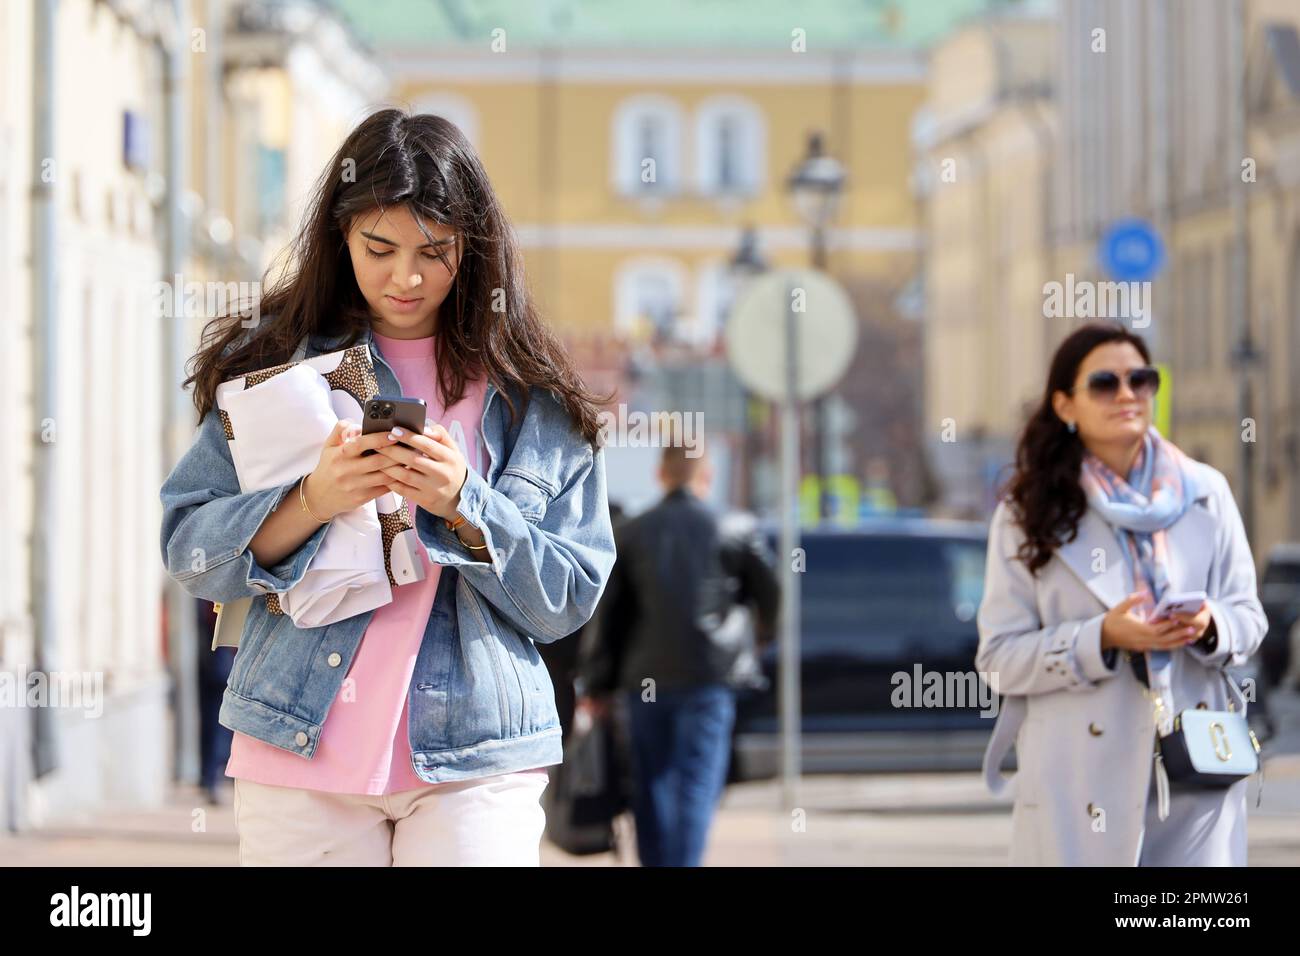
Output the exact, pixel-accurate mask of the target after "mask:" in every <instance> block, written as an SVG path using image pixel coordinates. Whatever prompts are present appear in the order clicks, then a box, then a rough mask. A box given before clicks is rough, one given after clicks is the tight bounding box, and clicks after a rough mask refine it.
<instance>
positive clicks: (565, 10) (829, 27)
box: [328, 0, 1032, 51]
mask: <svg viewBox="0 0 1300 956" xmlns="http://www.w3.org/2000/svg"><path fill="white" fill-rule="evenodd" d="M328 2H329V3H331V4H332V5H333V6H334V7H335V8H337V9H338V10H339V11H340V12H341V13H342V14H343V16H344V17H345V18H346V19H347V20H348V21H349V22H350V23H351V24H352V26H353V27H354V28H355V29H356V31H357V33H358V34H359V35H360V36H361V38H362V39H363V40H364V41H365V42H366V43H368V44H369V45H371V46H372V47H374V48H376V49H378V50H382V49H383V48H385V47H406V48H409V47H411V46H416V45H419V44H422V43H428V44H436V45H444V46H447V45H449V46H466V47H472V46H482V47H483V48H484V49H486V48H487V44H488V43H489V41H490V39H491V36H492V31H493V30H495V29H497V28H498V27H501V28H504V29H505V31H506V37H507V39H508V41H509V43H510V44H511V45H518V46H522V47H524V48H536V47H543V46H545V47H572V48H586V49H599V48H601V47H645V48H652V49H662V50H665V51H671V50H673V49H682V48H690V47H710V48H724V49H726V48H732V49H737V50H764V49H770V50H778V49H779V50H788V49H789V48H790V33H791V30H793V29H795V28H796V27H801V28H803V29H804V30H806V31H807V38H808V48H809V49H810V50H816V49H819V48H821V49H825V48H828V47H830V48H835V49H843V48H845V47H854V46H861V47H876V48H880V47H884V48H900V49H907V48H917V47H924V46H928V45H929V44H931V43H933V42H934V41H935V40H937V39H939V38H940V37H942V36H943V34H945V33H947V32H948V31H949V30H951V29H952V28H953V27H954V26H955V25H957V24H958V23H960V22H961V21H963V20H966V19H968V18H970V17H972V16H975V15H977V14H980V13H983V12H985V11H988V10H990V9H992V8H1005V7H1010V8H1012V9H1014V8H1015V7H1017V6H1018V5H1019V4H1018V3H1017V2H1016V0H802V2H798V3H796V2H794V0H649V2H646V0H328ZM1031 4H1032V0H1031Z"/></svg>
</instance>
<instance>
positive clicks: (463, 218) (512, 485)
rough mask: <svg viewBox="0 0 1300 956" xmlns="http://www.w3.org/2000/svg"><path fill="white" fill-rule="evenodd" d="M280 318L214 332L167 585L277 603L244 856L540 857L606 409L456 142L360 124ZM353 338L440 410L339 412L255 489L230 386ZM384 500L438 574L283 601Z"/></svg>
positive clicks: (274, 310) (250, 750)
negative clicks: (341, 534)
mask: <svg viewBox="0 0 1300 956" xmlns="http://www.w3.org/2000/svg"><path fill="white" fill-rule="evenodd" d="M260 311H261V314H262V316H263V318H262V319H261V321H260V322H258V323H254V326H255V327H253V328H246V327H245V326H246V325H247V324H249V323H248V322H247V316H244V315H238V314H232V315H227V316H223V317H220V318H219V319H217V320H215V321H213V322H212V323H211V324H210V325H209V327H208V329H207V330H206V331H205V336H204V342H203V346H202V348H201V350H200V351H199V353H198V354H197V356H196V357H195V359H194V362H193V374H192V376H191V378H190V379H189V380H188V381H187V383H186V384H191V383H192V384H193V386H194V402H195V405H196V406H197V409H198V414H199V423H200V424H199V431H198V435H197V437H196V439H195V442H194V445H193V447H192V448H191V449H190V451H189V452H188V453H187V454H186V456H185V457H184V458H183V459H182V460H181V461H180V463H179V464H177V466H176V468H175V470H174V471H173V472H172V474H171V475H170V477H168V479H167V481H166V483H165V484H164V486H163V489H162V502H163V528H162V546H163V554H164V557H165V560H166V562H167V567H168V570H169V572H170V573H171V574H172V576H173V577H175V578H176V579H177V580H178V581H180V582H181V584H182V585H183V586H184V587H185V588H186V589H187V590H188V591H189V592H190V593H192V594H194V595H196V596H198V597H201V598H205V599H207V600H210V601H214V602H231V601H237V600H239V599H241V598H245V597H253V598H255V600H253V602H252V604H251V607H250V610H249V612H248V617H247V620H246V622H245V625H244V629H243V634H242V640H241V643H240V647H239V651H238V653H237V654H236V657H235V661H234V665H233V667H232V670H231V674H230V679H229V682H228V686H227V688H226V692H225V696H224V699H223V702H222V708H221V717H220V719H221V723H222V724H224V725H225V726H227V727H230V728H231V729H233V730H234V731H235V732H236V733H235V739H234V745H233V747H232V754H231V759H230V763H229V764H228V766H227V774H228V775H230V776H232V777H234V778H235V810H236V816H237V826H238V828H239V835H240V860H241V863H244V864H290V865H294V864H305V865H321V864H325V865H338V864H343V865H351V864H361V865H389V864H392V865H409V864H441V863H450V864H503V863H504V864H521V865H537V863H538V861H539V855H538V849H539V843H540V838H541V835H542V830H543V825H544V822H545V820H544V814H543V811H542V809H541V805H540V803H539V798H540V795H541V793H542V790H543V788H544V787H545V786H546V783H547V779H548V776H547V772H546V770H545V768H546V767H547V766H549V765H553V764H557V763H560V762H561V759H562V755H561V740H560V726H559V720H558V716H557V713H556V708H555V698H554V690H553V688H552V685H551V682H550V678H549V676H548V674H547V670H546V667H545V666H544V665H543V663H542V660H541V657H540V655H539V654H538V651H537V648H536V646H535V645H536V644H539V643H546V642H550V641H555V640H559V639H560V638H562V637H564V636H566V635H568V634H570V633H572V632H573V631H574V630H576V629H577V628H578V627H579V626H580V625H582V624H583V623H584V622H585V621H586V620H587V619H588V618H589V617H590V616H591V614H592V612H593V611H594V609H595V606H596V603H597V600H598V598H599V596H600V594H601V592H602V590H603V589H604V586H605V582H606V580H607V578H608V574H609V571H610V569H611V567H612V566H613V562H614V542H613V534H612V530H611V527H610V520H609V507H608V504H607V498H606V489H605V465H604V454H603V450H602V448H601V442H600V434H599V425H598V418H597V407H596V404H597V402H598V401H599V399H598V397H597V396H595V395H593V394H592V393H591V392H589V391H588V390H587V389H586V388H585V387H584V385H583V384H582V382H581V380H580V378H579V375H578V374H577V372H576V371H575V370H574V368H573V366H572V364H571V363H570V361H569V359H568V357H567V355H566V354H565V352H564V350H563V349H562V347H561V346H560V344H559V343H558V341H557V339H556V338H555V336H554V335H553V334H552V333H551V332H550V331H549V330H548V329H547V327H546V325H545V324H544V323H543V322H542V320H541V318H540V317H539V315H538V313H537V310H536V308H535V307H534V304H533V302H532V300H531V298H530V296H529V293H528V289H527V285H526V283H525V278H524V274H523V268H522V259H521V256H520V254H519V250H518V247H517V245H516V242H515V240H514V237H513V234H512V232H511V230H510V227H509V225H508V222H507V219H506V216H505V214H504V213H503V211H502V209H501V207H500V204H499V202H498V201H497V198H496V194H495V193H494V191H493V189H492V186H491V183H490V182H489V181H488V177H487V174H486V173H485V172H484V169H483V166H482V164H481V163H480V161H479V158H478V157H477V155H475V152H474V150H473V148H472V147H471V146H470V144H469V143H468V141H467V140H466V139H465V137H464V136H463V135H462V133H461V132H460V130H458V129H457V128H456V127H455V126H454V125H453V124H451V123H450V122H448V121H447V120H445V119H442V118H440V117H437V116H431V115H409V114H407V113H405V112H402V111H399V110H393V109H387V110H382V111H380V112H377V113H374V114H373V115H371V116H369V117H368V118H367V119H365V120H364V121H363V122H362V123H361V124H360V125H359V126H358V127H357V128H356V129H355V130H354V131H353V132H352V133H351V134H350V135H349V136H348V137H347V139H346V141H345V142H344V143H343V144H342V145H341V146H340V148H339V150H338V152H337V153H336V154H335V156H334V157H333V159H332V160H331V162H330V163H329V165H328V167H327V168H326V169H325V171H324V173H323V174H322V177H321V179H320V182H319V185H318V187H317V190H316V194H315V196H314V199H313V201H312V204H311V207H310V210H309V213H308V215H307V217H306V219H305V225H304V227H303V230H302V232H301V233H300V234H299V235H298V236H297V238H296V240H295V242H294V245H293V247H292V257H291V261H290V268H289V269H288V270H287V271H286V273H285V274H284V278H283V279H282V280H280V281H279V282H278V283H277V284H276V285H275V287H274V288H272V289H271V290H270V291H269V292H268V293H267V294H266V295H265V297H264V298H263V300H262V301H261V303H260ZM358 343H365V344H366V345H368V347H369V350H370V355H371V358H372V361H373V364H374V371H375V375H376V378H377V383H378V386H379V391H380V392H381V393H384V394H401V395H406V396H414V397H419V398H423V399H424V400H425V401H426V403H427V409H428V419H429V420H428V421H427V422H426V427H425V430H424V433H423V434H410V433H407V432H405V431H403V430H402V429H395V430H394V431H392V432H384V433H379V434H371V435H364V436H363V435H361V434H360V431H361V430H360V427H359V424H358V423H356V422H350V421H346V420H345V421H341V422H339V424H338V425H337V426H336V427H335V429H334V432H333V434H331V435H330V437H329V439H328V440H327V441H326V443H325V445H324V447H323V448H322V449H321V453H320V458H319V462H318V464H317V465H316V467H315V469H314V470H312V471H311V472H310V473H309V474H306V475H304V476H302V477H301V479H299V480H294V481H293V482H290V483H288V484H286V485H283V486H281V487H276V488H270V489H266V490H261V491H252V492H246V493H241V491H240V486H239V481H238V479H237V477H236V473H235V469H234V466H233V464H232V458H231V454H230V451H229V448H228V444H227V436H226V434H225V433H224V430H223V424H222V422H221V420H220V415H219V413H218V410H217V409H216V408H215V396H216V390H217V386H218V385H219V384H220V383H222V382H224V381H227V380H229V379H231V378H235V377H237V376H240V375H243V374H245V373H247V372H250V371H253V370H257V369H264V368H268V367H271V366H275V365H277V364H280V363H285V362H288V361H290V360H291V359H293V358H294V357H295V356H303V357H312V356H316V355H321V354H325V353H329V352H333V351H338V350H340V349H344V348H348V347H350V346H353V345H356V344H358ZM371 450H373V451H375V452H378V453H377V454H373V455H367V454H364V453H365V452H367V451H371ZM389 492H394V493H396V494H398V495H400V496H401V497H402V498H403V499H404V500H405V502H406V505H407V508H408V509H409V515H410V518H411V519H412V520H413V524H414V530H415V531H416V533H417V534H418V541H419V543H420V545H422V547H420V548H418V551H419V552H420V560H421V561H422V563H423V564H424V571H425V576H424V579H423V580H422V581H418V582H414V583H409V584H404V585H401V586H398V587H394V588H393V599H392V601H391V602H390V603H388V604H385V605H383V606H381V607H379V608H378V609H377V610H374V611H370V612H366V613H364V614H357V615H354V616H352V617H349V618H347V619H345V620H342V621H339V622H337V623H334V624H330V625H326V626H322V627H315V628H299V627H296V626H295V624H294V622H293V620H291V618H290V616H289V615H288V614H284V613H282V612H281V609H279V608H278V607H277V605H276V602H275V600H272V599H268V598H272V597H276V598H278V596H279V595H282V594H284V593H285V592H286V591H288V590H289V589H290V588H291V587H293V585H295V584H296V583H298V582H299V581H300V580H302V578H303V575H304V573H305V572H306V570H307V568H308V565H309V563H310V561H311V559H312V557H313V556H314V555H315V553H316V551H317V549H318V548H319V547H320V544H321V539H322V537H323V536H324V533H325V529H326V527H327V526H328V525H329V522H330V521H331V520H332V519H333V518H334V517H336V516H338V515H340V514H343V513H345V512H348V511H349V510H351V509H355V508H358V507H360V506H362V505H364V504H366V503H367V502H369V501H371V500H373V499H376V498H378V497H380V496H383V495H386V494H388V493H389ZM196 556H198V560H196Z"/></svg>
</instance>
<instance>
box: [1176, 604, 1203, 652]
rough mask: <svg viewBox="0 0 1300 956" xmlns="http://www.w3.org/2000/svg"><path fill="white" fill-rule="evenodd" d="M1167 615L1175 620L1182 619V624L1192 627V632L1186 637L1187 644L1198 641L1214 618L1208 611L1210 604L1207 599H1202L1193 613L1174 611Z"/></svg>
mask: <svg viewBox="0 0 1300 956" xmlns="http://www.w3.org/2000/svg"><path fill="white" fill-rule="evenodd" d="M1169 616H1170V617H1172V618H1173V619H1174V620H1176V621H1182V622H1183V623H1184V624H1186V625H1188V626H1189V627H1191V628H1192V630H1193V633H1192V634H1190V635H1188V638H1187V643H1189V644H1190V643H1192V642H1193V641H1199V640H1200V639H1201V638H1202V637H1204V636H1205V631H1206V629H1207V628H1208V627H1209V626H1210V623H1211V622H1212V621H1213V620H1214V616H1213V615H1212V614H1211V613H1210V604H1209V602H1208V601H1202V602H1201V606H1200V608H1199V609H1197V611H1196V613H1195V614H1180V613H1177V612H1175V613H1174V614H1171V615H1169Z"/></svg>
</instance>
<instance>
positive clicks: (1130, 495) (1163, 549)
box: [1079, 425, 1196, 614]
mask: <svg viewBox="0 0 1300 956" xmlns="http://www.w3.org/2000/svg"><path fill="white" fill-rule="evenodd" d="M1190 462H1191V459H1190V458H1188V457H1187V456H1186V455H1185V454H1183V452H1182V451H1181V450H1180V449H1179V448H1178V446H1177V445H1175V444H1174V443H1173V442H1171V441H1169V440H1168V439H1166V438H1164V437H1162V436H1161V434H1160V433H1159V432H1158V431H1156V428H1155V426H1154V425H1152V426H1150V427H1149V428H1148V429H1147V433H1146V434H1145V435H1143V436H1142V447H1141V448H1140V449H1139V450H1138V456H1137V460H1136V461H1134V463H1133V468H1132V470H1131V471H1129V473H1128V478H1127V479H1124V478H1121V477H1120V476H1119V475H1118V474H1116V473H1115V472H1114V471H1113V470H1111V468H1110V467H1109V466H1108V465H1106V464H1105V463H1104V462H1103V461H1102V460H1101V459H1100V458H1098V457H1097V456H1096V455H1094V454H1092V452H1085V453H1084V456H1083V467H1082V469H1080V475H1079V483H1080V485H1082V486H1083V490H1084V493H1085V494H1086V495H1087V496H1088V503H1089V504H1091V505H1092V506H1093V507H1094V508H1096V509H1097V511H1098V512H1100V514H1101V515H1102V517H1104V518H1105V519H1106V521H1107V523H1108V524H1109V525H1110V526H1111V527H1112V528H1113V529H1114V530H1115V535H1116V537H1117V538H1118V539H1119V542H1120V552H1121V553H1122V554H1123V555H1124V560H1125V563H1126V564H1127V565H1128V568H1129V578H1130V580H1131V581H1132V583H1133V587H1132V591H1134V592H1136V591H1140V592H1142V594H1143V596H1144V600H1143V601H1142V603H1141V605H1140V606H1141V607H1142V609H1143V610H1145V611H1146V612H1147V614H1150V613H1151V612H1152V611H1154V610H1155V607H1156V602H1158V601H1159V600H1160V598H1161V597H1162V596H1163V595H1164V593H1165V590H1166V589H1167V588H1168V586H1169V578H1168V573H1167V572H1168V567H1169V560H1168V557H1169V545H1168V540H1167V534H1166V529H1167V528H1168V527H1169V526H1170V525H1171V524H1173V523H1174V522H1175V521H1177V520H1178V519H1179V518H1181V517H1182V516H1183V512H1185V511H1186V510H1187V508H1188V506H1189V505H1190V504H1191V502H1192V500H1193V499H1194V498H1195V497H1196V492H1195V481H1194V479H1193V478H1192V474H1191V468H1190Z"/></svg>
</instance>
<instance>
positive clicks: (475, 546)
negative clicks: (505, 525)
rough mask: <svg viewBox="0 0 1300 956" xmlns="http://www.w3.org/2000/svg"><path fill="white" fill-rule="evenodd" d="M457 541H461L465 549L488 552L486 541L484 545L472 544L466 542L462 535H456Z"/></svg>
mask: <svg viewBox="0 0 1300 956" xmlns="http://www.w3.org/2000/svg"><path fill="white" fill-rule="evenodd" d="M456 540H457V541H459V542H460V543H461V544H462V545H463V546H464V547H466V548H469V549H470V550H471V551H486V550H487V542H486V541H484V542H483V543H482V544H470V543H469V542H468V541H466V540H465V539H464V538H462V537H461V536H460V535H456Z"/></svg>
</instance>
